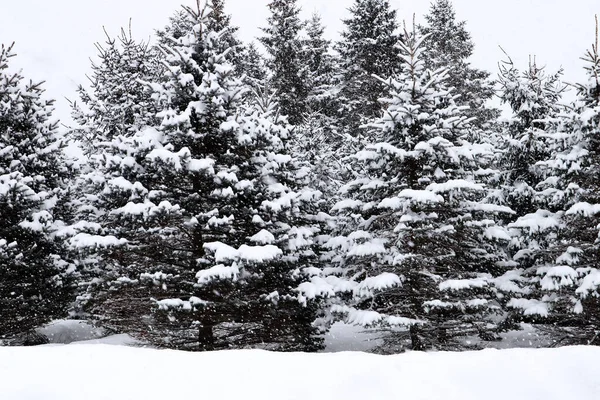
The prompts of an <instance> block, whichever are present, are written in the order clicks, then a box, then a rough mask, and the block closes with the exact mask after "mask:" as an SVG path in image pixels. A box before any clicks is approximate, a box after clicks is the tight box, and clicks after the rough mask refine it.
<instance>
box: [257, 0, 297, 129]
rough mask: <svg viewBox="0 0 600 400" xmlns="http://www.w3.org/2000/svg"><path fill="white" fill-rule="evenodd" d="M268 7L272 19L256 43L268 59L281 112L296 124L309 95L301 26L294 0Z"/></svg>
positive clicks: (279, 1) (274, 2) (275, 0)
mask: <svg viewBox="0 0 600 400" xmlns="http://www.w3.org/2000/svg"><path fill="white" fill-rule="evenodd" d="M268 7H269V10H270V11H271V15H270V16H269V19H268V20H267V22H268V26H267V27H266V28H263V29H262V30H263V32H264V33H265V36H263V37H261V38H259V40H260V42H261V43H262V44H263V45H264V46H265V48H266V49H267V53H268V54H269V56H270V58H269V59H268V61H267V66H268V67H269V70H270V73H271V79H270V86H271V88H272V89H273V90H275V92H276V93H277V98H278V103H279V105H280V107H281V112H282V113H283V114H284V115H287V116H288V117H289V121H290V123H292V124H297V123H299V122H300V121H301V120H302V115H303V113H304V112H306V108H307V97H308V92H309V87H308V82H307V80H308V76H307V74H308V71H307V68H306V60H303V51H302V41H301V39H300V32H301V30H302V28H303V25H304V24H303V22H302V21H301V20H300V17H299V14H300V8H299V7H298V5H297V0H273V1H271V2H270V3H269V5H268Z"/></svg>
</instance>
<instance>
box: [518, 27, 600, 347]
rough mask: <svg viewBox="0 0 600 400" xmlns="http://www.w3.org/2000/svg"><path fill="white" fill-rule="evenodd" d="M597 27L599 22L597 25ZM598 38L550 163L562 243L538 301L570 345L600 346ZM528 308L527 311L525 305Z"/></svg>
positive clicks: (543, 271)
mask: <svg viewBox="0 0 600 400" xmlns="http://www.w3.org/2000/svg"><path fill="white" fill-rule="evenodd" d="M596 26H597V25H596ZM597 32H598V31H596V42H595V44H593V45H592V48H591V50H588V52H587V53H586V54H585V56H584V57H583V60H584V61H585V62H586V64H587V66H586V68H585V69H586V73H587V77H588V80H587V82H585V83H583V84H578V85H577V86H576V87H577V91H578V96H577V100H576V101H575V102H574V103H573V104H572V105H571V107H570V110H569V112H567V113H565V115H563V117H562V118H561V119H560V120H559V122H558V124H557V126H556V128H555V131H554V132H555V142H556V144H557V145H556V146H555V154H554V155H553V157H552V158H551V160H549V161H548V162H547V165H548V166H549V167H550V168H551V171H553V172H554V176H555V177H556V178H555V179H554V188H553V189H554V191H555V192H556V193H557V197H560V199H561V200H562V204H563V205H564V208H563V209H564V211H565V212H564V219H563V221H562V225H561V229H560V230H559V235H558V241H557V243H556V244H555V246H553V247H552V248H551V249H549V254H550V256H552V258H549V260H548V262H547V263H546V264H544V265H541V266H540V267H539V269H538V275H539V276H540V280H539V289H541V293H539V298H538V299H536V300H535V305H536V306H537V308H538V309H541V310H542V313H543V315H544V316H547V317H548V323H552V325H553V331H554V333H557V332H556V329H557V328H559V327H562V328H564V330H562V332H560V335H561V336H562V337H561V338H560V339H561V341H562V343H564V344H569V343H571V344H595V345H598V344H600V340H599V337H600V336H599V335H598V332H599V331H600V301H599V299H600V290H599V287H600V268H599V267H598V259H599V256H600V246H599V241H598V227H599V226H600V225H599V223H600V219H599V214H600V205H599V204H600V187H599V186H598V174H599V173H600V171H599V168H600V167H599V165H600V146H599V143H600V142H599V141H598V135H599V133H600V53H599V50H598V45H599V43H598V33H597ZM525 312H527V310H526V309H525Z"/></svg>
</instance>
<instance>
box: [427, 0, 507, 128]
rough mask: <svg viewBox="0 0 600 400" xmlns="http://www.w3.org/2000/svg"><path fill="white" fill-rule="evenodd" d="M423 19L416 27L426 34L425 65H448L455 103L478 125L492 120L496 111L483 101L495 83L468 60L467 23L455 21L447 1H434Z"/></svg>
mask: <svg viewBox="0 0 600 400" xmlns="http://www.w3.org/2000/svg"><path fill="white" fill-rule="evenodd" d="M425 21H426V24H425V25H423V26H420V27H419V30H420V31H421V33H422V34H423V35H426V36H427V39H426V42H427V47H428V48H429V51H428V54H427V58H426V64H427V67H428V68H431V69H437V68H447V69H448V84H449V85H451V86H452V87H454V88H455V94H456V95H458V97H457V98H456V103H457V104H458V105H467V106H469V109H468V110H467V111H466V112H465V115H467V116H470V117H471V116H472V117H476V118H477V119H476V121H475V122H476V123H477V125H479V126H482V125H483V124H486V123H489V122H492V121H493V120H494V119H495V118H496V117H498V115H499V113H498V111H497V110H494V109H491V108H489V107H488V106H486V102H487V101H488V100H490V99H491V98H492V97H493V96H494V82H492V81H491V80H490V79H489V77H490V73H489V72H487V71H483V70H480V69H477V68H473V67H472V66H471V65H470V63H469V58H470V57H471V56H472V55H473V50H474V48H475V45H474V43H473V40H472V39H471V34H470V33H469V32H468V31H467V29H466V22H465V21H457V20H456V12H455V10H454V7H453V5H452V2H451V1H450V0H435V1H434V2H433V3H432V4H431V8H430V10H429V13H428V14H427V15H425Z"/></svg>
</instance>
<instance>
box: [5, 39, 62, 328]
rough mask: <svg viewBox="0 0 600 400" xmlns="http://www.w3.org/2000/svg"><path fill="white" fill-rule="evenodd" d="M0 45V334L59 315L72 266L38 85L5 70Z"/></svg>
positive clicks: (58, 150) (48, 117)
mask: <svg viewBox="0 0 600 400" xmlns="http://www.w3.org/2000/svg"><path fill="white" fill-rule="evenodd" d="M13 56H14V53H13V52H12V46H9V47H5V46H2V48H1V50H0V310H2V311H1V314H2V318H0V338H14V337H16V336H20V335H23V334H26V333H29V332H30V331H31V330H33V329H34V328H36V327H39V326H41V325H43V324H44V323H47V322H49V321H51V320H53V319H57V318H63V317H65V316H66V314H67V311H68V308H69V306H70V304H71V302H72V300H73V298H72V297H71V296H72V295H73V290H72V289H73V288H72V285H71V282H70V273H71V272H72V270H71V267H72V264H71V263H70V262H68V259H67V258H65V251H64V246H63V242H62V240H61V238H60V229H61V227H62V226H63V225H64V221H61V220H60V218H61V217H65V216H66V215H64V214H63V215H61V212H60V211H61V208H63V209H64V203H65V201H66V198H65V195H66V194H67V190H66V185H67V183H68V179H69V175H70V172H69V168H68V165H67V163H66V162H65V156H64V154H63V147H64V146H63V143H62V141H61V140H60V138H59V136H58V133H57V126H58V122H57V121H56V120H54V119H53V117H52V112H53V101H49V100H44V99H43V98H42V95H43V92H44V90H43V88H42V84H41V83H33V82H29V83H27V82H26V81H25V78H24V77H23V76H22V75H21V74H20V73H11V72H10V68H9V61H10V59H11V58H12V57H13Z"/></svg>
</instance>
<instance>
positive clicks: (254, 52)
mask: <svg viewBox="0 0 600 400" xmlns="http://www.w3.org/2000/svg"><path fill="white" fill-rule="evenodd" d="M236 71H237V72H238V75H239V76H240V77H241V78H242V80H243V82H244V85H246V86H248V87H250V88H253V89H254V90H256V89H258V88H264V87H265V85H266V84H267V67H266V60H265V59H264V57H263V56H262V54H260V52H259V51H258V49H257V48H256V44H255V43H254V42H252V43H250V44H248V45H246V46H244V49H243V50H242V52H241V55H240V59H239V64H238V65H237V67H236Z"/></svg>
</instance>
